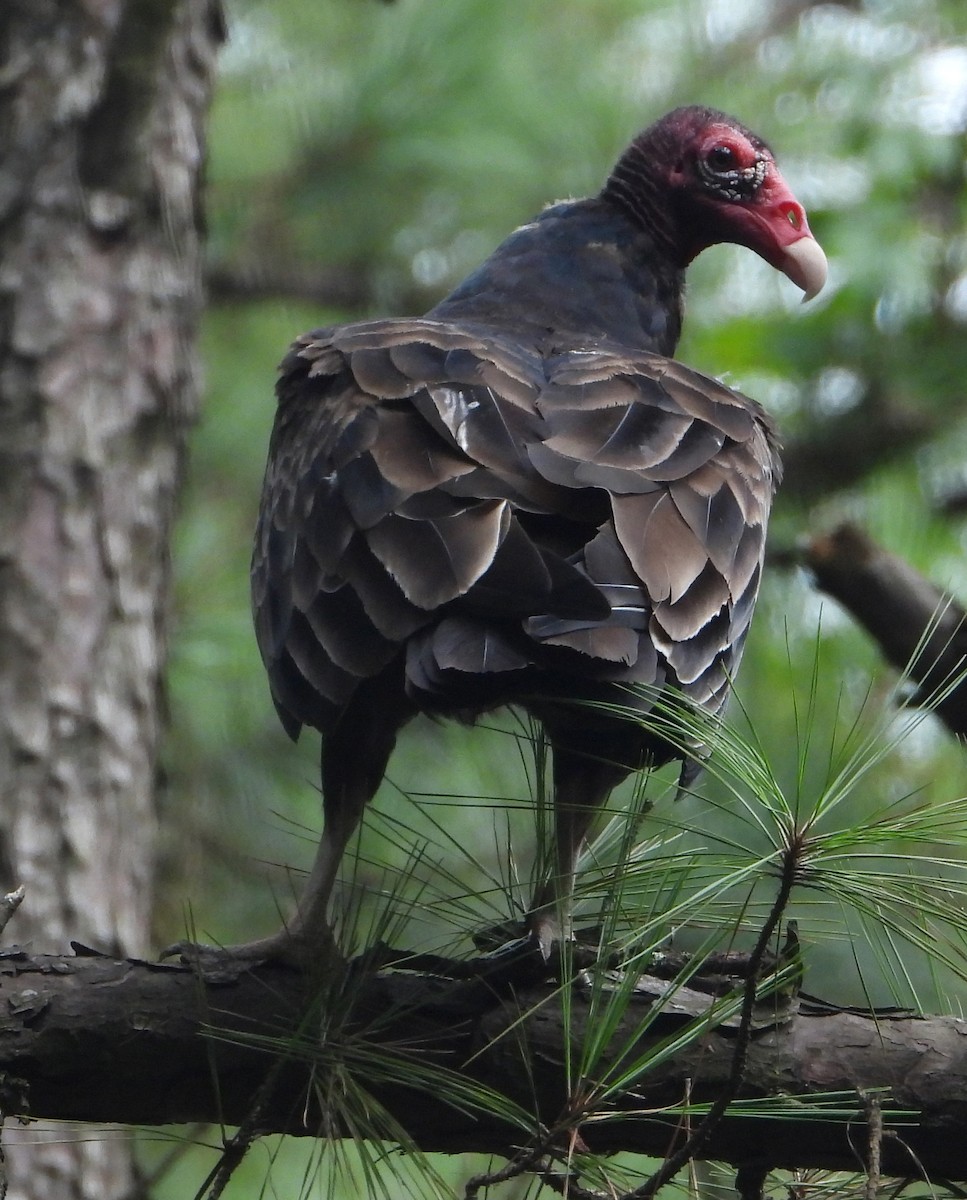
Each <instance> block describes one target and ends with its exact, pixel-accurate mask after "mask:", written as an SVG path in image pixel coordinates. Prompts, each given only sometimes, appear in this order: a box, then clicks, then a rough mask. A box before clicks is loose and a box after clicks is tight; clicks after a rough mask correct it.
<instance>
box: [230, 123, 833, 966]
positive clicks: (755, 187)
mask: <svg viewBox="0 0 967 1200" xmlns="http://www.w3.org/2000/svg"><path fill="white" fill-rule="evenodd" d="M717 242H736V243H738V244H740V245H743V246H747V247H748V248H749V249H751V250H754V251H755V252H756V253H757V254H759V255H761V256H762V257H763V258H764V259H765V260H766V261H767V262H768V263H770V264H771V265H772V266H774V267H776V268H777V269H778V270H780V271H782V272H783V273H784V274H785V275H787V276H788V277H789V278H790V279H791V280H792V281H793V282H794V283H795V284H797V285H798V286H799V287H800V288H801V289H803V291H804V292H805V293H806V298H807V299H808V298H809V297H811V296H813V295H815V294H816V293H817V292H818V291H819V290H820V288H821V287H822V285H823V283H824V280H825V275H826V260H825V257H824V255H823V252H822V250H821V249H820V248H819V246H818V244H817V243H816V242H815V241H814V239H813V237H812V235H811V233H810V231H809V226H808V224H807V221H806V215H805V212H804V210H803V208H802V206H801V205H800V204H799V203H798V202H797V201H796V199H795V197H794V196H793V195H792V193H791V192H790V190H789V188H788V186H787V185H786V183H785V182H784V180H783V178H782V176H781V175H780V173H779V171H778V169H777V167H776V164H775V161H774V159H773V156H772V153H771V151H770V150H769V147H768V146H767V145H766V144H765V142H763V141H762V139H761V138H759V137H757V136H756V135H755V134H753V133H752V132H750V131H749V130H748V129H746V128H745V127H744V126H742V125H740V124H739V123H738V122H737V121H736V120H734V119H733V118H732V117H728V116H725V115H724V114H723V113H720V112H715V111H712V110H710V109H707V108H698V107H689V108H680V109H676V110H675V111H674V112H671V113H669V114H668V115H667V116H665V117H663V118H662V119H661V120H660V121H658V122H657V123H656V124H654V125H652V126H651V127H650V128H648V129H646V130H645V131H644V132H643V133H641V134H640V135H639V136H638V137H636V138H635V140H634V141H633V142H632V143H631V145H630V146H629V148H628V149H627V150H626V151H625V153H624V154H623V155H622V156H621V158H620V159H619V160H618V163H617V165H616V166H615V168H614V170H613V172H612V174H611V176H610V178H609V179H608V180H607V183H606V184H605V186H604V188H603V190H602V191H601V192H600V194H599V195H597V196H595V197H593V198H591V199H585V200H578V201H569V202H566V203H558V204H554V205H552V206H551V207H549V208H547V209H545V210H544V211H543V212H542V213H541V214H540V216H538V217H536V218H535V219H534V220H532V221H531V222H529V223H528V224H526V225H523V226H522V227H521V228H519V229H518V230H516V232H514V233H513V234H511V236H510V237H509V238H508V239H507V240H506V241H505V242H503V243H502V244H501V245H500V246H499V247H498V248H497V249H496V250H495V251H494V253H493V254H492V255H491V256H490V258H488V259H487V261H486V262H485V263H484V264H483V265H482V266H481V267H479V268H478V269H477V270H476V271H474V272H473V274H471V275H470V276H469V278H467V279H466V280H465V281H464V282H463V283H461V284H460V285H459V287H457V288H456V290H455V291H453V292H452V293H451V294H450V295H449V296H447V297H446V299H444V300H443V301H441V302H440V303H439V304H438V305H436V307H435V308H433V309H431V310H430V311H429V312H428V313H427V314H426V315H425V316H424V317H421V318H404V319H388V320H374V321H364V322H360V323H358V324H352V325H344V326H338V327H334V328H328V329H319V330H315V331H314V332H312V333H308V334H305V335H304V336H302V337H300V338H299V339H298V340H297V341H296V342H295V343H294V345H293V346H292V348H291V350H290V351H289V354H288V355H287V357H286V358H285V360H284V362H283V363H282V367H281V378H280V380H279V384H278V411H277V414H276V418H275V426H274V429H273V432H272V439H271V445H270V448H269V456H268V466H267V469H266V474H265V484H264V491H263V495H262V504H261V512H260V516H259V521H258V530H257V534H256V542H255V553H254V559H253V564H252V595H253V602H254V613H255V627H256V631H257V636H258V643H259V647H260V649H261V653H262V658H263V661H264V663H265V668H266V670H267V672H268V677H269V684H270V687H271V691H272V697H273V700H274V702H275V706H276V708H277V710H278V713H279V716H280V718H281V720H282V724H283V725H284V726H285V729H286V731H287V732H288V733H289V735H290V736H291V737H292V738H296V737H298V736H299V732H300V730H301V729H302V727H303V726H304V725H308V726H311V727H312V728H314V729H317V730H319V731H321V733H322V735H323V757H322V791H323V807H324V813H325V828H324V831H323V834H322V838H321V842H320V846H319V851H318V856H317V859H316V862H315V865H314V867H313V869H312V872H311V874H310V877H309V879H308V883H307V887H306V890H305V893H304V895H303V897H302V900H301V903H300V905H299V908H298V911H297V913H296V914H295V916H294V918H293V919H292V921H291V922H290V923H289V925H288V926H287V928H286V929H284V930H283V931H281V932H280V933H279V934H277V935H275V936H274V937H272V938H269V939H266V940H264V941H262V942H255V943H251V944H250V945H249V946H246V947H241V948H239V949H238V950H236V953H239V952H241V953H242V954H243V955H245V956H248V957H251V958H265V957H271V958H276V959H283V960H285V959H288V960H294V961H301V962H305V961H307V960H311V959H312V958H317V957H318V956H319V954H320V953H322V952H323V951H324V950H325V949H326V947H327V946H330V945H331V934H330V932H329V927H328V924H327V916H326V906H327V900H328V898H329V894H330V891H331V888H332V885H333V880H334V877H335V873H336V869H337V867H338V864H339V860H340V858H341V857H342V854H343V851H344V850H345V847H346V844H347V841H348V839H349V838H350V836H351V834H352V833H353V831H354V830H355V828H356V827H357V824H358V822H359V820H360V817H361V814H362V812H363V809H364V807H365V805H366V803H367V801H368V800H369V799H370V798H371V796H372V795H373V793H374V792H375V791H376V789H377V787H378V785H379V783H380V781H381V780H382V778H383V774H384V771H385V769H386V765H387V761H388V759H389V757H390V754H391V752H392V750H393V746H394V743H395V741H396V736H397V734H398V732H399V730H400V728H401V726H403V725H404V724H405V722H406V721H408V720H409V719H410V718H411V717H412V716H413V715H414V714H416V713H420V712H424V713H431V714H436V715H441V716H444V717H453V718H456V719H458V720H461V721H473V720H474V719H475V718H476V717H478V716H479V715H480V714H481V713H484V712H487V711H489V710H491V709H493V708H495V707H497V706H500V705H508V704H509V705H516V706H518V707H519V708H521V709H523V710H525V711H526V712H528V713H530V714H531V715H532V716H534V717H536V718H537V719H538V720H539V721H540V722H541V723H542V725H543V728H544V730H545V733H546V736H547V738H548V741H549V743H550V745H551V748H552V752H553V785H554V794H555V812H556V816H555V821H556V851H555V854H556V860H555V861H556V871H555V873H554V877H553V878H550V879H545V880H541V881H538V883H537V885H536V893H535V899H534V905H533V908H532V910H531V915H530V936H531V937H532V938H533V939H534V940H535V941H536V942H537V944H538V945H539V946H540V947H541V949H542V950H543V951H544V952H545V955H546V954H547V953H548V951H549V948H550V946H551V944H552V943H553V942H554V941H555V940H556V939H558V938H559V937H561V936H566V934H567V929H566V925H567V898H568V894H569V891H570V887H571V881H572V878H573V872H574V864H575V860H576V857H577V853H578V850H579V847H580V845H581V842H582V840H583V838H584V836H585V833H586V832H587V829H588V826H589V824H590V822H591V819H592V818H593V816H594V813H595V810H596V809H597V808H598V807H599V806H600V805H601V804H602V803H603V802H604V801H605V799H606V798H607V796H608V794H609V793H610V791H611V790H612V788H613V787H614V786H615V785H616V784H617V783H618V782H620V781H621V780H622V779H623V778H624V777H625V776H626V775H628V773H629V772H632V771H635V770H638V769H639V768H641V767H642V766H643V765H646V764H661V763H664V762H668V761H670V760H671V759H675V758H679V759H680V758H682V757H683V754H682V751H681V750H680V749H676V748H675V747H674V746H671V745H669V744H667V743H665V742H662V741H661V740H660V739H658V738H657V737H656V736H655V735H654V734H651V733H649V732H648V731H647V729H646V728H644V726H643V725H642V724H641V723H639V722H636V721H634V720H629V719H622V718H620V717H618V716H615V715H612V714H610V713H609V712H608V711H607V710H606V708H605V707H601V706H599V705H589V704H587V703H586V702H587V701H596V702H603V704H605V705H606V704H607V702H616V703H618V704H620V705H623V706H628V705H629V704H631V703H634V704H636V706H637V707H638V709H639V710H640V711H641V712H643V713H644V712H647V710H648V708H649V706H650V705H651V704H652V703H653V699H654V695H655V694H656V692H657V691H660V689H667V690H668V691H670V692H676V693H683V694H684V695H685V696H686V697H688V698H689V699H690V700H691V701H693V702H696V703H697V704H698V705H700V706H702V707H703V708H704V709H706V710H707V711H708V712H710V713H713V714H715V713H718V712H719V711H720V710H721V708H722V706H723V704H724V702H725V699H726V695H727V692H728V688H729V682H730V680H731V679H732V677H733V676H734V675H735V671H736V668H737V666H738V662H739V656H740V653H741V649H742V643H743V641H744V639H745V634H746V631H747V629H748V626H749V621H750V619H751V616H752V608H753V605H754V603H755V598H756V592H757V589H758V584H759V573H760V568H761V565H762V554H763V541H764V537H765V528H766V519H767V516H768V513H769V506H770V503H771V500H772V495H773V490H774V487H775V484H776V481H777V477H778V473H779V463H778V459H777V453H776V440H775V436H774V433H773V429H772V425H771V423H770V421H769V418H768V417H767V416H766V415H765V414H764V412H763V411H762V410H761V409H760V407H759V406H758V405H757V404H756V403H755V402H754V401H752V400H749V399H747V398H746V397H744V396H741V395H739V394H738V393H736V392H733V391H730V390H729V389H728V388H726V387H723V386H722V385H721V384H719V383H716V382H715V381H713V380H711V379H707V378H705V377H704V376H702V375H699V374H697V373H696V372H694V371H691V370H689V369H688V368H686V367H684V366H681V365H680V364H679V363H677V362H674V361H673V360H672V359H671V357H670V356H671V355H672V354H673V353H674V350H675V346H676V343H677V342H678V337H679V332H680V329H681V322H682V292H683V283H684V269H685V267H686V266H687V264H688V263H689V262H691V260H692V259H693V258H695V256H696V255H697V254H698V253H700V251H702V250H703V249H704V248H705V247H706V246H709V245H712V244H713V243H717ZM640 685H644V686H640ZM636 686H638V687H639V691H638V693H637V695H636V693H635V690H634V689H635V688H636Z"/></svg>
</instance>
